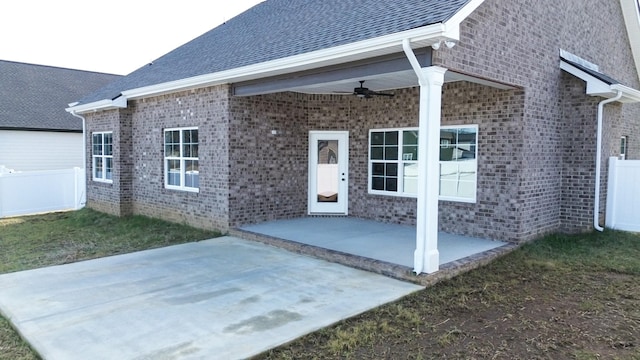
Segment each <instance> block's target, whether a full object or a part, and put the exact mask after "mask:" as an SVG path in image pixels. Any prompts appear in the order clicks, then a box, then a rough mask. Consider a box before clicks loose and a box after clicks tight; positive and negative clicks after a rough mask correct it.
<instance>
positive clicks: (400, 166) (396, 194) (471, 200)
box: [367, 124, 479, 204]
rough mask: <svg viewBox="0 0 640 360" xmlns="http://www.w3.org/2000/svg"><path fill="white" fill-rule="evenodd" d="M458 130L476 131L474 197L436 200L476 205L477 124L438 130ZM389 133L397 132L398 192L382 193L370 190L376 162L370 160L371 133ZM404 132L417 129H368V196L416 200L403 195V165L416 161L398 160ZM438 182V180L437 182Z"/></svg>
mask: <svg viewBox="0 0 640 360" xmlns="http://www.w3.org/2000/svg"><path fill="white" fill-rule="evenodd" d="M459 128H474V129H475V131H476V157H475V174H476V181H475V183H476V191H475V192H474V196H473V198H463V197H456V196H442V195H439V196H438V200H441V201H453V202H462V203H472V204H473V203H476V202H477V201H478V200H477V199H478V178H477V176H478V148H479V144H478V136H479V135H478V134H479V127H478V125H477V124H470V125H446V126H441V127H440V129H441V130H445V129H459ZM389 131H398V160H397V163H398V191H395V192H393V191H384V190H373V189H372V183H371V181H372V177H373V174H372V172H373V166H372V163H373V162H376V161H375V160H372V159H371V133H373V132H389ZM404 131H418V128H417V127H403V128H382V129H369V139H368V142H367V147H368V150H367V167H368V172H367V173H368V176H367V183H368V184H367V190H368V193H369V194H372V195H384V196H394V197H405V198H406V197H408V198H417V197H418V195H417V194H413V193H405V192H404V191H401V190H404V189H403V186H404V166H403V164H405V163H407V162H417V161H406V160H402V159H400V157H401V156H402V152H401V151H400V149H402V146H403V143H402V141H403V139H402V132H404ZM443 162H445V161H439V164H442V163H443ZM439 178H440V174H438V179H439ZM438 181H440V180H438Z"/></svg>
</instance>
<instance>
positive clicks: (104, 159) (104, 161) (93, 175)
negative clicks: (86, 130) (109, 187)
mask: <svg viewBox="0 0 640 360" xmlns="http://www.w3.org/2000/svg"><path fill="white" fill-rule="evenodd" d="M106 134H111V147H112V149H111V155H105V151H104V150H105V147H104V146H105V144H104V135H106ZM95 135H100V136H101V137H102V155H95V154H94V153H93V147H94V143H93V137H94V136H95ZM97 159H101V160H102V177H96V160H97ZM107 159H111V165H112V168H111V176H112V177H113V131H96V132H93V133H91V178H92V179H93V181H96V182H102V183H107V184H113V178H112V179H107Z"/></svg>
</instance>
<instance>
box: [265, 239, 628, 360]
mask: <svg viewBox="0 0 640 360" xmlns="http://www.w3.org/2000/svg"><path fill="white" fill-rule="evenodd" d="M638 248H640V246H638V247H637V248H636V249H635V251H637V250H638ZM636 254H637V253H636ZM581 256H585V257H587V256H589V255H588V254H586V255H581V254H577V255H574V257H575V258H576V259H578V261H577V262H575V263H567V262H566V261H564V260H563V259H546V258H545V255H544V254H535V253H534V254H528V255H526V256H525V255H524V254H523V253H522V252H518V253H517V254H511V255H508V256H507V257H505V258H503V259H501V260H499V261H497V262H496V263H493V264H491V265H489V266H487V267H485V268H482V269H479V270H477V271H473V272H471V273H468V274H465V275H462V276H460V277H457V278H454V279H452V280H450V281H446V282H443V283H440V284H437V285H436V286H434V287H432V288H428V289H426V290H424V291H421V292H419V293H416V294H414V295H411V296H408V297H406V298H405V299H402V300H400V301H398V302H396V303H393V304H390V305H386V306H383V307H381V308H379V309H376V310H374V311H371V312H368V313H365V314H362V315H360V316H359V317H356V318H352V319H349V320H347V321H344V322H342V323H340V324H337V325H336V326H334V327H332V328H329V329H325V330H322V331H320V332H317V333H315V334H311V335H309V336H306V337H304V338H302V339H300V340H298V341H295V342H293V343H291V344H289V345H286V346H283V347H280V348H278V349H275V350H273V351H271V352H269V353H266V354H263V355H261V356H259V357H258V359H302V358H305V359H554V360H556V359H640V272H638V271H637V270H638V268H639V267H638V262H633V263H634V264H635V265H633V266H634V267H632V269H631V270H629V271H627V270H628V269H629V267H628V266H627V267H624V266H621V267H618V268H616V266H615V265H614V266H613V267H612V266H600V265H598V264H596V265H591V264H589V262H588V261H587V262H586V263H583V262H581V261H580V257H581ZM604 256H605V257H606V254H605V255H604ZM613 256H615V254H613ZM598 261H599V260H596V263H598ZM632 261H633V260H632ZM638 261H639V262H640V259H638Z"/></svg>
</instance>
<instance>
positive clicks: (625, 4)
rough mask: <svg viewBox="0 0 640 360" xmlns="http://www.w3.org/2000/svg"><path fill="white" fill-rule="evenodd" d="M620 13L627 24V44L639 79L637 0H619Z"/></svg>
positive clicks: (639, 40) (638, 13)
mask: <svg viewBox="0 0 640 360" xmlns="http://www.w3.org/2000/svg"><path fill="white" fill-rule="evenodd" d="M620 6H621V7H622V15H623V16H624V22H625V25H626V26H627V35H628V36H629V45H630V46H631V52H632V54H633V60H634V62H635V65H636V72H637V75H638V78H639V79H640V8H639V6H640V5H638V1H637V0H620Z"/></svg>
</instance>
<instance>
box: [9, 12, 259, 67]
mask: <svg viewBox="0 0 640 360" xmlns="http://www.w3.org/2000/svg"><path fill="white" fill-rule="evenodd" d="M262 1H264V0H178V1H168V0H109V1H95V0H5V1H4V3H3V4H2V11H1V12H0V60H8V61H16V62H24V63H30V64H39V65H49V66H56V67H63V68H69V69H79V70H88V71H96V72H103V73H110V74H119V75H126V74H128V73H130V72H132V71H134V70H136V69H137V68H139V67H141V66H144V65H145V64H148V63H150V62H151V61H153V60H155V59H157V58H159V57H160V56H162V55H164V54H166V53H168V52H169V51H171V50H173V49H175V48H177V47H179V46H180V45H182V44H184V43H186V42H188V41H190V40H192V39H194V38H196V37H198V36H199V35H202V34H203V33H205V32H207V31H208V30H211V29H213V28H214V27H216V26H218V25H220V24H222V23H223V22H224V21H226V20H229V19H231V18H232V17H234V16H236V15H238V14H240V13H242V12H243V11H245V10H247V9H249V8H250V7H252V6H254V5H256V4H258V3H260V2H262Z"/></svg>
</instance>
